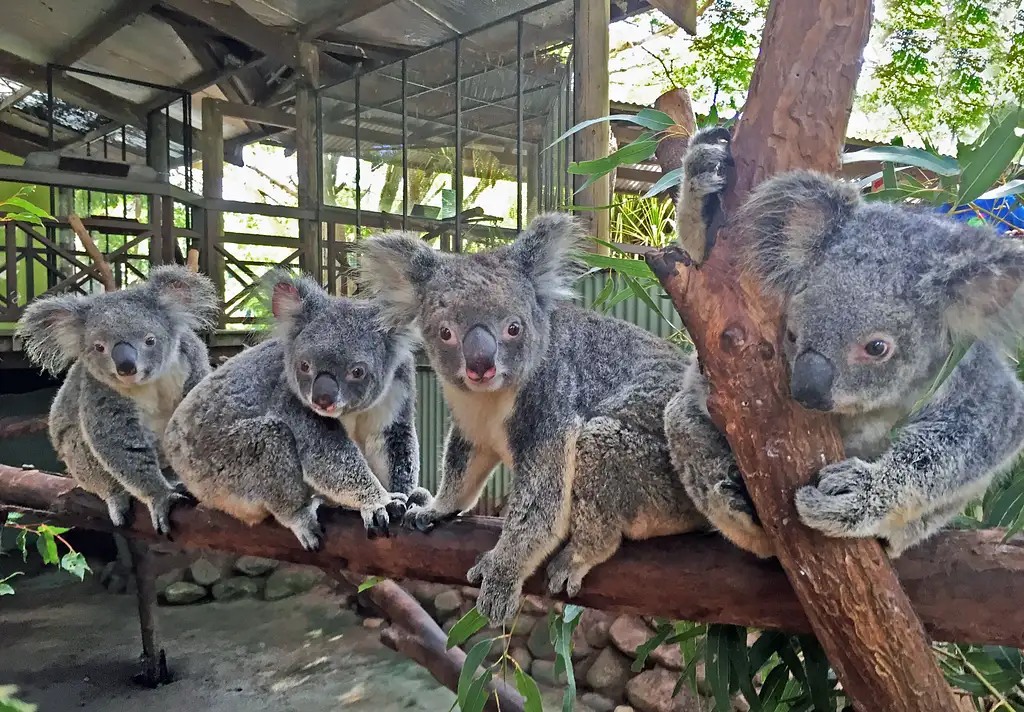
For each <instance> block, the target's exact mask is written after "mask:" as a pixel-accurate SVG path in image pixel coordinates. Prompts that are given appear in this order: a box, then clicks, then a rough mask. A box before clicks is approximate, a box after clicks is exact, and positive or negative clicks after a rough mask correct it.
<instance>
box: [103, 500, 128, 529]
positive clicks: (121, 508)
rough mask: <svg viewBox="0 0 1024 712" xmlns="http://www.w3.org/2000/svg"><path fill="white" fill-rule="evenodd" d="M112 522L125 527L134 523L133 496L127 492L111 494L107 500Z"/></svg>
mask: <svg viewBox="0 0 1024 712" xmlns="http://www.w3.org/2000/svg"><path fill="white" fill-rule="evenodd" d="M105 502H106V505H107V513H108V514H110V523H111V524H113V525H114V526H115V527H117V528H118V529H124V528H125V527H127V526H129V525H130V524H131V523H132V518H133V517H132V514H133V513H132V497H131V495H130V494H128V493H127V492H122V493H120V494H115V495H111V496H110V497H108V498H107V499H106V500H105Z"/></svg>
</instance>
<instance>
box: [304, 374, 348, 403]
mask: <svg viewBox="0 0 1024 712" xmlns="http://www.w3.org/2000/svg"><path fill="white" fill-rule="evenodd" d="M340 391H341V389H340V388H339V387H338V382H337V381H336V380H335V379H334V376H332V375H330V374H329V373H321V374H320V375H318V376H317V377H316V379H315V380H314V381H313V392H312V393H311V394H310V399H311V400H312V401H313V405H315V406H316V407H317V408H323V409H324V410H327V411H329V410H331V409H332V408H334V404H335V403H337V402H338V393H339V392H340Z"/></svg>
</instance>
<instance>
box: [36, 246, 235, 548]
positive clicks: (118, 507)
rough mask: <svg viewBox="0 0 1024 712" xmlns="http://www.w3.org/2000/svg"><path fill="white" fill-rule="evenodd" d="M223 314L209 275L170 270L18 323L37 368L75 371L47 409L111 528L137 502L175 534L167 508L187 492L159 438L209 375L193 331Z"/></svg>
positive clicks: (66, 454) (64, 455) (69, 460)
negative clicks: (177, 482)
mask: <svg viewBox="0 0 1024 712" xmlns="http://www.w3.org/2000/svg"><path fill="white" fill-rule="evenodd" d="M218 313H219V301H218V299H217V293H216V290H215V289H214V286H213V283H212V282H211V281H210V280H209V279H207V278H206V277H204V276H202V275H200V274H196V273H194V272H190V271H188V270H187V269H185V268H184V267H179V266H166V267H154V268H153V269H152V271H151V272H150V275H149V279H148V280H147V281H146V282H140V283H138V284H134V285H132V286H130V287H128V288H126V289H122V290H120V291H116V292H107V293H104V294H97V295H91V296H82V295H75V294H63V295H57V296H52V297H46V298H43V299H39V300H37V301H35V302H32V303H31V304H29V306H28V307H26V309H25V313H24V315H23V316H22V317H21V320H20V321H19V322H18V333H19V334H20V335H21V336H22V337H23V338H24V339H25V347H26V352H27V353H28V356H29V358H30V359H32V361H33V362H34V363H36V364H38V365H39V366H41V367H42V368H44V369H46V370H48V371H50V372H52V373H54V374H55V375H57V374H59V373H61V372H63V371H64V370H65V369H67V368H68V367H69V366H70V370H68V373H67V377H66V378H65V379H64V383H63V385H61V387H60V390H58V391H57V396H56V397H55V398H54V401H53V404H52V405H51V407H50V423H49V429H50V440H51V441H52V442H53V446H54V449H55V450H56V451H57V454H58V456H59V457H60V458H61V459H62V460H63V461H64V462H65V463H66V465H67V467H68V471H69V472H70V474H71V476H72V477H74V479H75V480H76V481H77V482H78V484H79V485H80V486H81V487H82V488H83V489H85V490H87V491H89V492H92V493H93V494H95V495H97V496H99V497H100V498H101V499H103V501H104V502H105V503H106V505H107V509H108V511H109V513H110V521H111V522H112V523H113V524H114V525H115V526H118V527H123V526H126V525H127V524H128V522H129V515H130V508H131V498H132V497H135V498H137V499H139V500H140V501H141V502H142V503H143V504H145V505H146V507H147V508H148V509H149V513H150V517H151V518H152V521H153V528H154V529H155V530H156V531H157V532H158V533H160V534H164V535H168V534H169V532H170V522H169V515H170V510H171V507H172V505H173V504H174V503H175V502H176V501H177V500H179V499H182V498H184V497H185V494H184V493H183V492H181V491H180V488H178V487H176V486H174V485H172V484H171V483H170V482H169V481H168V479H167V478H165V477H164V474H163V472H162V468H163V467H164V466H165V465H166V460H165V457H164V452H163V448H162V439H163V436H164V432H165V428H166V426H167V422H168V420H170V418H171V414H172V413H173V412H174V409H175V408H176V407H177V406H178V404H179V403H180V402H181V399H182V398H183V397H184V396H185V395H186V394H187V393H188V392H189V391H191V390H192V388H194V387H195V385H196V384H197V383H199V381H200V380H201V379H202V378H203V377H204V376H206V375H207V374H208V373H209V372H210V362H209V356H208V355H207V351H206V345H205V344H204V343H203V341H202V340H201V339H200V338H199V335H198V334H197V333H196V332H197V331H199V330H202V329H206V328H211V327H212V326H213V325H214V324H215V323H216V319H217V315H218Z"/></svg>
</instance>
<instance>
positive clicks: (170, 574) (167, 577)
mask: <svg viewBox="0 0 1024 712" xmlns="http://www.w3.org/2000/svg"><path fill="white" fill-rule="evenodd" d="M184 578H185V569H181V568H178V569H171V570H170V571H166V572H164V573H162V574H160V575H159V576H157V577H156V583H155V584H154V585H155V586H156V592H157V593H163V592H164V591H166V590H167V587H168V586H170V585H171V584H172V583H178V582H179V581H182V580H184Z"/></svg>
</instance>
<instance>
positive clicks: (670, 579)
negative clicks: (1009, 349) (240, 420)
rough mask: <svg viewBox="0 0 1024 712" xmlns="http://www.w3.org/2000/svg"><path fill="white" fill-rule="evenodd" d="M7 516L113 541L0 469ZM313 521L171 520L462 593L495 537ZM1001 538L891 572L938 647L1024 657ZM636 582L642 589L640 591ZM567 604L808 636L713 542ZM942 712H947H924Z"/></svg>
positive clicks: (181, 541) (146, 528) (71, 503)
mask: <svg viewBox="0 0 1024 712" xmlns="http://www.w3.org/2000/svg"><path fill="white" fill-rule="evenodd" d="M4 510H6V511H31V512H32V513H34V514H38V515H39V516H41V517H45V518H46V520H47V521H49V522H51V523H54V524H61V525H67V526H77V527H82V528H85V529H97V530H102V531H112V530H113V527H112V525H111V524H110V519H109V517H108V515H107V510H106V507H105V506H104V504H103V502H102V501H100V500H99V499H98V498H97V497H95V496H93V495H91V494H89V493H87V492H85V491H83V490H81V489H78V488H76V487H75V483H74V482H73V481H72V480H70V479H68V478H66V477H61V476H59V475H52V474H48V473H45V472H40V471H38V470H22V469H19V468H16V467H9V466H6V465H0V511H4ZM320 518H321V521H322V522H323V523H324V525H325V529H326V536H325V538H324V546H323V548H322V549H321V550H320V551H319V552H308V551H304V550H303V549H302V547H301V546H300V545H299V543H298V542H297V541H296V539H295V536H294V535H293V534H292V533H291V532H290V531H288V530H287V529H283V528H282V527H279V526H277V525H276V524H274V523H272V522H267V523H264V524H259V525H257V526H254V527H249V526H248V525H245V524H242V523H240V522H238V521H236V520H234V519H232V518H231V517H229V516H228V515H226V514H222V513H220V512H214V511H211V510H208V509H205V508H203V507H198V508H193V507H188V506H180V507H176V508H175V510H174V512H173V513H172V515H171V520H172V531H173V532H174V542H175V544H177V545H178V546H181V547H183V548H186V549H221V550H224V551H231V552H235V553H238V554H249V555H252V556H264V557H267V558H272V559H278V560H281V561H292V562H295V563H299V564H308V565H312V566H317V567H319V568H321V569H324V570H325V571H337V570H339V569H343V568H346V569H348V570H350V571H354V572H357V573H359V574H365V575H381V576H387V577H391V578H410V579H417V580H422V581H435V582H438V583H446V584H460V585H464V584H466V571H468V570H469V568H470V567H471V566H472V565H473V564H474V562H475V561H476V559H477V557H479V556H480V554H482V553H483V552H485V551H489V550H490V549H491V548H493V547H494V545H495V543H496V542H497V540H498V535H499V534H500V533H501V520H500V519H495V518H492V517H465V518H462V519H459V520H456V521H455V522H452V523H451V524H449V525H446V526H445V527H442V528H439V529H437V530H435V531H433V532H431V533H430V534H429V535H424V534H419V533H416V532H409V531H404V530H402V531H397V532H393V536H392V538H390V539H375V540H372V541H369V540H367V538H366V532H365V530H364V529H363V525H362V520H361V519H360V517H359V515H358V514H356V513H353V512H343V511H340V510H337V509H326V508H321V511H320ZM121 533H122V534H124V535H125V536H128V537H135V538H142V539H156V535H155V534H154V532H153V529H152V526H151V525H150V523H149V518H148V517H145V516H138V515H137V516H135V518H134V521H133V522H132V524H131V526H130V527H129V528H126V529H124V530H121ZM1002 534H1003V533H1002V532H1001V531H998V530H997V531H985V532H944V533H942V534H940V535H938V536H936V537H934V538H933V539H932V540H930V541H929V542H928V543H927V544H925V545H923V546H921V547H918V548H915V549H913V550H911V551H909V552H907V553H906V554H905V555H904V556H903V557H901V558H900V559H899V561H898V562H897V569H898V571H899V573H900V579H901V581H902V583H903V585H904V586H905V587H906V589H907V591H908V592H909V594H910V597H911V599H912V600H913V601H914V605H915V607H916V609H917V612H918V613H919V614H920V615H921V618H922V619H923V620H924V623H925V626H926V627H927V629H928V630H929V632H930V633H931V634H932V635H933V636H935V638H936V639H939V640H948V641H956V642H961V643H976V644H996V645H1009V646H1013V647H1024V540H1015V541H1011V542H1008V543H1006V544H1003V543H1002ZM637 581H643V582H645V583H644V585H642V586H638V585H637V583H636V582H637ZM872 583H873V582H871V581H868V582H867V585H871V584H872ZM525 590H526V592H527V593H544V592H545V588H544V584H543V581H542V580H541V578H540V576H534V577H533V578H531V579H530V580H529V581H528V582H527V584H526V588H525ZM878 590H879V591H881V590H882V589H878ZM887 596H888V594H887V593H886V595H885V596H883V602H884V601H886V600H888V598H887ZM572 602H573V603H576V604H579V605H581V606H587V607H590V608H598V609H602V610H609V611H616V612H621V613H633V614H646V615H656V616H663V617H665V618H670V619H675V620H694V621H703V622H716V623H731V624H734V625H745V626H751V627H754V628H772V629H779V630H786V631H791V632H794V633H806V632H809V631H810V630H811V626H810V623H809V622H808V619H807V616H806V614H805V613H804V611H803V609H802V608H801V606H800V603H799V602H798V600H797V598H796V596H795V595H794V592H793V588H792V587H791V586H790V584H789V582H788V581H787V579H786V576H785V574H784V573H783V571H782V570H781V569H780V568H779V566H778V564H777V563H776V562H773V561H769V562H764V561H758V560H757V559H755V558H754V557H753V556H750V555H748V554H745V553H744V552H741V551H740V550H739V549H737V548H736V547H734V546H733V545H731V544H729V543H728V542H726V541H725V540H723V539H722V538H721V537H717V536H708V535H703V534H690V535H686V536H675V537H661V538H657V539H649V540H647V541H642V542H634V541H627V542H624V543H623V545H622V548H621V550H620V551H619V552H618V553H616V554H615V556H613V557H612V558H611V559H610V560H609V561H608V562H606V563H604V564H601V565H600V566H598V567H597V568H595V569H594V570H593V571H591V572H590V573H589V574H588V575H587V578H586V581H585V582H584V584H583V590H582V591H581V592H580V594H579V595H578V596H577V597H576V598H574V599H573V600H572ZM893 635H894V636H898V635H899V631H893ZM876 709H877V708H876ZM885 709H887V710H888V708H885ZM939 709H944V708H940V707H935V708H933V710H932V712H935V710H939Z"/></svg>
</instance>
